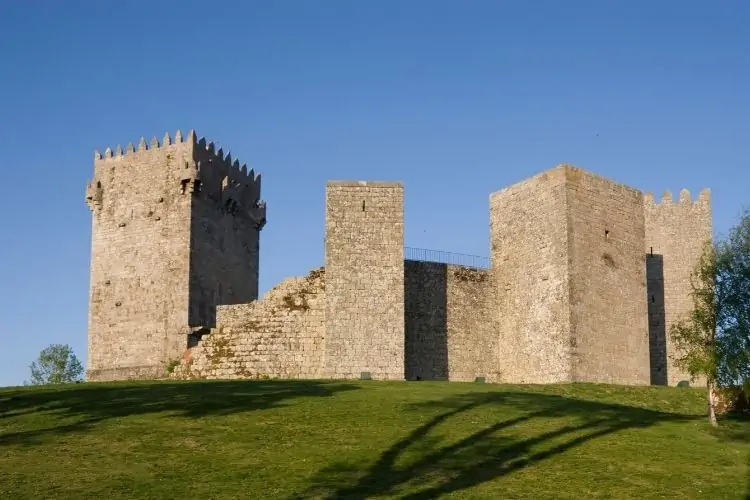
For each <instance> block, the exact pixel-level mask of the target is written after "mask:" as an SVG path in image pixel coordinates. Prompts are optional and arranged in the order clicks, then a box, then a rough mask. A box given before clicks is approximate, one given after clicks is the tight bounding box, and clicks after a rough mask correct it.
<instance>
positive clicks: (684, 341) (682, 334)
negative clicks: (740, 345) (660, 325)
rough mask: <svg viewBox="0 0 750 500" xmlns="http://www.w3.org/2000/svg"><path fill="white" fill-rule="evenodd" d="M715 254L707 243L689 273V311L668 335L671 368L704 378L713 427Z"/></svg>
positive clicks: (718, 302)
mask: <svg viewBox="0 0 750 500" xmlns="http://www.w3.org/2000/svg"><path fill="white" fill-rule="evenodd" d="M717 257H718V256H717V252H716V249H715V247H714V245H712V244H711V242H708V243H707V244H706V245H705V247H704V250H703V253H702V254H701V258H700V260H699V262H698V264H697V265H696V267H695V269H694V271H693V273H692V274H691V277H690V278H691V279H690V281H691V286H692V298H693V310H692V312H691V313H690V315H689V316H688V317H686V318H683V319H681V320H680V321H678V322H676V323H674V324H673V325H672V327H671V328H670V331H669V334H670V336H671V338H672V341H673V342H674V345H675V347H676V352H677V354H676V356H675V358H674V361H675V365H677V367H678V368H681V369H683V370H685V371H686V372H688V373H689V374H690V376H691V377H692V378H697V377H700V376H703V377H705V379H706V386H707V389H708V420H709V422H710V423H711V425H713V426H716V425H718V424H717V421H716V402H715V396H716V384H717V381H718V371H719V348H718V343H717V341H716V339H717V335H716V333H717V319H718V318H719V317H720V315H721V307H722V304H723V300H722V299H723V297H721V291H722V290H720V288H721V287H717V286H716V285H717V280H716V276H717V270H718V269H717V262H719V260H720V259H719V258H717Z"/></svg>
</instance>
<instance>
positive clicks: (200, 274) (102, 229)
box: [86, 132, 265, 380]
mask: <svg viewBox="0 0 750 500" xmlns="http://www.w3.org/2000/svg"><path fill="white" fill-rule="evenodd" d="M226 160H227V159H225V158H224V157H223V156H222V154H217V153H215V152H214V150H213V145H212V144H210V143H209V144H207V143H206V142H205V140H203V139H202V140H200V141H199V140H198V139H197V138H196V135H195V133H194V132H191V133H190V134H189V135H188V137H187V140H186V141H184V142H183V140H182V136H181V134H179V133H178V134H177V136H176V137H175V140H174V142H172V140H171V139H170V138H169V136H168V135H167V136H166V137H165V140H164V141H163V144H162V145H161V146H159V143H158V141H156V140H155V139H154V140H153V141H152V142H151V148H148V147H147V145H146V142H145V140H142V141H140V143H139V148H138V150H137V151H136V150H135V148H132V147H129V148H127V150H126V152H124V153H123V151H122V148H121V147H119V146H118V147H117V148H116V152H115V154H114V155H113V153H112V150H111V149H109V148H107V150H106V151H105V154H104V156H103V157H102V156H101V155H95V159H94V179H93V180H92V182H91V183H90V184H89V185H88V186H87V189H86V201H87V203H88V205H89V207H90V208H91V210H92V212H93V221H92V250H91V277H90V299H89V302H90V305H89V326H88V335H89V342H88V371H87V378H88V379H89V380H115V379H123V378H153V377H158V376H163V375H164V374H165V367H166V366H167V364H168V363H169V361H170V360H173V359H176V358H179V357H180V356H182V354H183V352H184V351H185V348H186V347H187V340H188V333H189V332H190V327H192V326H209V327H210V326H213V324H214V315H215V308H216V305H217V304H232V303H238V302H249V301H252V300H254V299H255V298H257V293H258V231H259V230H260V228H261V227H262V224H258V220H259V219H260V220H262V221H264V220H265V206H264V205H263V204H262V202H259V199H258V198H259V196H260V179H259V178H255V177H254V174H252V175H247V174H246V173H245V172H243V171H242V170H241V169H240V168H239V166H237V165H232V164H231V162H230V161H226ZM224 179H230V180H231V181H232V182H233V183H234V184H235V191H234V198H236V199H237V200H239V202H238V203H236V204H235V205H232V206H231V208H232V209H231V210H229V209H228V207H227V203H226V200H224V199H223V198H222V180H224Z"/></svg>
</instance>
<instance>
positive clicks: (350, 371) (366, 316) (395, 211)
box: [325, 182, 404, 380]
mask: <svg viewBox="0 0 750 500" xmlns="http://www.w3.org/2000/svg"><path fill="white" fill-rule="evenodd" d="M325 269H326V302H327V305H326V360H327V365H326V371H327V373H328V374H329V375H330V376H331V377H332V378H358V377H360V375H361V373H362V372H370V373H371V376H372V377H373V378H374V379H401V380H402V379H403V378H404V190H403V186H402V185H401V184H398V183H378V182H375V183H371V182H329V183H328V184H327V186H326V255H325Z"/></svg>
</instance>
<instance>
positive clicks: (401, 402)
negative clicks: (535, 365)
mask: <svg viewBox="0 0 750 500" xmlns="http://www.w3.org/2000/svg"><path fill="white" fill-rule="evenodd" d="M704 412H705V391H703V390H700V389H678V388H665V387H640V388H635V387H615V386H605V385H588V384H573V385H551V386H500V385H489V384H464V383H442V382H410V383H406V382H374V381H373V382H369V381H368V382H358V381H353V382H330V381H329V382H315V381H252V382H250V381H236V382H234V381H233V382H226V381H214V382H205V381H204V382H182V383H178V382H156V383H118V384H78V385H71V386H67V387H65V388H64V389H59V388H55V389H51V388H11V389H0V498H3V499H4V498H8V499H22V498H33V499H45V500H46V499H66V498H71V499H72V498H75V499H82V498H86V499H88V498H91V499H104V500H111V499H115V498H133V499H134V498H152V499H171V498H175V499H189V498H190V499H192V498H196V499H201V498H205V499H219V498H232V499H242V498H248V499H256V498H257V499H263V498H287V499H292V498H353V499H357V498H363V499H364V498H409V499H428V498H438V497H441V498H442V497H444V498H491V499H510V498H528V499H537V498H555V499H558V498H575V499H587V498H617V499H625V498H638V499H642V498H675V499H684V498H710V499H719V498H737V499H740V498H745V496H746V494H747V490H748V453H749V452H750V444H748V443H749V442H750V423H745V422H739V421H729V420H724V421H722V427H721V429H720V430H718V431H716V430H712V429H711V428H710V427H709V426H708V424H707V422H706V419H705V417H704Z"/></svg>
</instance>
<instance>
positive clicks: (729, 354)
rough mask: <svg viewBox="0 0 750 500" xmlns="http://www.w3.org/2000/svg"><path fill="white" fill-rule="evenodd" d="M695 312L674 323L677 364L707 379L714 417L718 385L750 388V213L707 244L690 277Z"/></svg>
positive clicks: (710, 412)
mask: <svg viewBox="0 0 750 500" xmlns="http://www.w3.org/2000/svg"><path fill="white" fill-rule="evenodd" d="M691 284H692V297H693V311H692V313H691V314H690V316H689V317H687V318H685V319H683V320H681V321H679V322H678V323H676V324H674V325H673V326H672V328H671V329H670V336H671V338H672V340H673V342H674V344H675V347H676V348H677V352H678V353H679V354H678V355H677V356H676V357H675V364H676V365H677V366H678V367H680V368H682V369H683V370H685V371H687V372H688V373H689V374H690V376H691V377H693V378H695V377H698V376H703V377H705V378H706V384H707V389H708V418H709V421H710V422H711V425H714V426H716V425H718V423H717V420H716V401H715V398H716V394H717V389H719V388H720V387H736V386H737V385H742V386H744V388H745V397H747V395H748V393H749V392H750V390H748V389H750V211H748V210H745V211H744V212H743V214H742V216H741V217H740V221H739V223H738V224H737V225H736V226H734V227H733V228H732V229H731V230H730V232H729V236H728V237H727V238H725V239H722V240H719V241H718V242H717V243H716V244H711V243H710V242H709V243H707V244H706V247H705V249H704V252H703V254H702V255H701V259H700V261H699V262H698V265H697V266H696V268H695V270H694V271H693V273H692V276H691Z"/></svg>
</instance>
